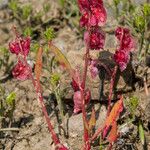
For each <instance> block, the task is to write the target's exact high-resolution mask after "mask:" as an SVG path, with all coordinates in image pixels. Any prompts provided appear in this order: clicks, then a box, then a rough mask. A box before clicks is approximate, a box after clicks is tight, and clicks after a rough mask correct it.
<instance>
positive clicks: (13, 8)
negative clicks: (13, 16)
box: [8, 0, 18, 13]
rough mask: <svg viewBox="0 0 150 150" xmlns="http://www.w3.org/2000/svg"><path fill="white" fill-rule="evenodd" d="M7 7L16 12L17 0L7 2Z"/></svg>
mask: <svg viewBox="0 0 150 150" xmlns="http://www.w3.org/2000/svg"><path fill="white" fill-rule="evenodd" d="M8 7H9V8H10V9H11V10H12V11H13V12H14V13H16V12H17V10H18V4H17V0H11V1H10V2H9V5H8Z"/></svg>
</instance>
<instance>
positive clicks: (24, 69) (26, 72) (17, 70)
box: [12, 60, 31, 80]
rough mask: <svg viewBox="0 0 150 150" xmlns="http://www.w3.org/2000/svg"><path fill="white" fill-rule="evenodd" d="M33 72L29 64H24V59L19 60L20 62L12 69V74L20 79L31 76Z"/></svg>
mask: <svg viewBox="0 0 150 150" xmlns="http://www.w3.org/2000/svg"><path fill="white" fill-rule="evenodd" d="M30 72H31V67H30V66H29V65H26V64H24V63H23V62H22V61H20V60H19V61H18V63H17V64H16V65H15V66H14V68H13V70H12V74H13V76H14V78H16V79H18V80H26V79H28V78H29V76H30Z"/></svg>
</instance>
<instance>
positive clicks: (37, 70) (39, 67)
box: [34, 47, 43, 82]
mask: <svg viewBox="0 0 150 150" xmlns="http://www.w3.org/2000/svg"><path fill="white" fill-rule="evenodd" d="M42 52H43V49H42V47H40V48H39V49H38V52H37V56H36V64H35V70H34V72H35V76H36V79H37V82H39V81H40V76H41V72H42Z"/></svg>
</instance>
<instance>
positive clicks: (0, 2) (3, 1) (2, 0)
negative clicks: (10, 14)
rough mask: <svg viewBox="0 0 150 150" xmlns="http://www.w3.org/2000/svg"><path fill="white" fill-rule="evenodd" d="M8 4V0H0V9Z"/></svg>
mask: <svg viewBox="0 0 150 150" xmlns="http://www.w3.org/2000/svg"><path fill="white" fill-rule="evenodd" d="M7 5H8V0H0V10H1V9H3V8H5V7H6V6H7Z"/></svg>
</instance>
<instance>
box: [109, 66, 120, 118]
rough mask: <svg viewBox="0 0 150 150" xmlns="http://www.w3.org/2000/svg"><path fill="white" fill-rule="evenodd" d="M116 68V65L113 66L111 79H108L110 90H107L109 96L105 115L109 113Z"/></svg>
mask: <svg viewBox="0 0 150 150" xmlns="http://www.w3.org/2000/svg"><path fill="white" fill-rule="evenodd" d="M117 69H118V66H115V68H114V70H113V74H112V77H111V81H110V90H109V96H108V109H107V116H108V115H109V113H110V110H111V99H112V95H113V88H114V82H115V77H116V72H117Z"/></svg>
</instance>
